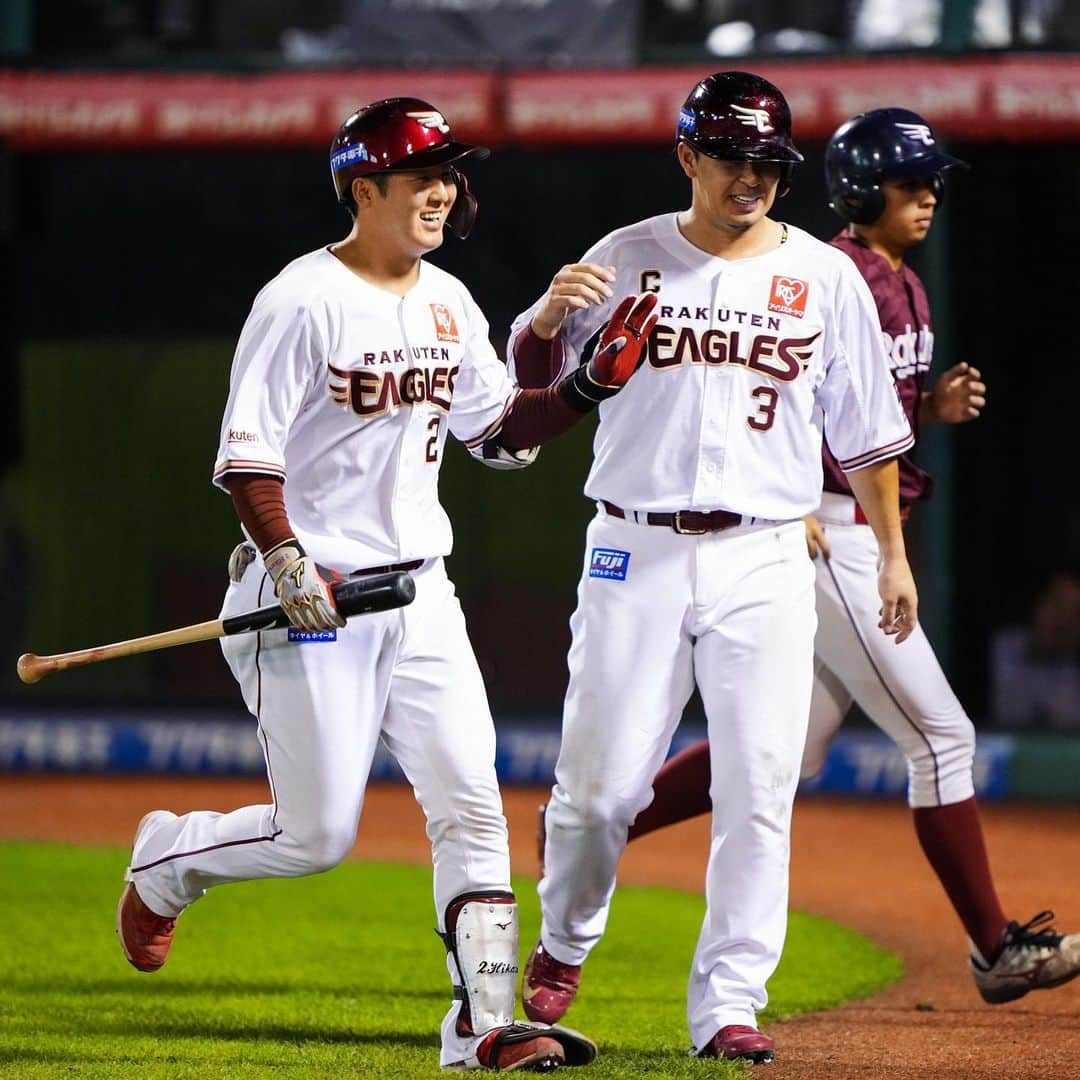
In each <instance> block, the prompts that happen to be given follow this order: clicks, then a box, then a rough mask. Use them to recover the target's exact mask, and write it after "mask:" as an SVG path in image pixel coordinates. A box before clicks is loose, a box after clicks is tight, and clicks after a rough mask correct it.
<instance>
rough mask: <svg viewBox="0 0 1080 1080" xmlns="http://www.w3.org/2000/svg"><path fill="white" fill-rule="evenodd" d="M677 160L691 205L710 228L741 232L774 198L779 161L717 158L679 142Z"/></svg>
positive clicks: (751, 225)
mask: <svg viewBox="0 0 1080 1080" xmlns="http://www.w3.org/2000/svg"><path fill="white" fill-rule="evenodd" d="M678 152H679V163H680V164H681V165H682V167H683V172H685V173H686V175H687V176H689V177H690V180H691V183H692V185H693V208H694V212H695V214H698V215H700V216H701V217H702V218H703V219H704V220H706V221H707V222H708V223H709V224H710V225H711V226H712V227H713V228H716V229H720V230H722V231H725V232H744V231H746V230H747V229H750V228H752V227H753V226H754V225H756V224H757V223H758V222H759V221H760V220H761V219H762V218H763V217H765V215H766V214H767V213H768V212H769V210H770V209H771V208H772V204H773V203H774V202H775V201H776V189H777V187H778V185H779V183H780V173H781V170H782V168H783V166H781V165H780V164H778V163H776V162H771V161H764V162H762V161H719V160H718V159H716V158H712V157H709V156H708V155H707V154H702V153H698V152H696V151H695V150H694V149H693V148H692V147H690V146H688V145H687V144H686V143H681V144H680V145H679V151H678Z"/></svg>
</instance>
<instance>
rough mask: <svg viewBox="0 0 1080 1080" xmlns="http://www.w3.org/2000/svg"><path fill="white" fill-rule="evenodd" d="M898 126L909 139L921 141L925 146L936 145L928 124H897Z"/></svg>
mask: <svg viewBox="0 0 1080 1080" xmlns="http://www.w3.org/2000/svg"><path fill="white" fill-rule="evenodd" d="M896 126H897V127H898V128H899V129H900V130H901V132H903V134H905V135H906V136H907V137H908V138H909V139H914V140H915V141H916V142H921V143H922V144H923V146H933V145H934V135H933V133H932V132H931V131H930V127H929V125H928V124H897V125H896Z"/></svg>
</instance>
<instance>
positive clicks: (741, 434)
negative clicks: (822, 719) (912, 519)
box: [511, 71, 916, 1062]
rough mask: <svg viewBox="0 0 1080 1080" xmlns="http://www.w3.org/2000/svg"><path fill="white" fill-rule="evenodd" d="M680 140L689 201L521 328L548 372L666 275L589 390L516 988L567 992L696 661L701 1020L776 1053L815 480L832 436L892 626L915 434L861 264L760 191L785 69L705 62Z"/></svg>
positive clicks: (571, 272) (908, 610)
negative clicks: (716, 67)
mask: <svg viewBox="0 0 1080 1080" xmlns="http://www.w3.org/2000/svg"><path fill="white" fill-rule="evenodd" d="M677 156H678V162H679V164H680V166H681V167H682V169H683V172H684V173H685V174H686V176H687V177H688V179H689V181H690V186H691V203H690V207H689V209H687V210H684V211H682V212H681V213H675V214H664V215H661V216H659V217H654V218H650V219H648V220H645V221H641V222H638V223H637V224H634V225H630V226H628V227H626V228H622V229H618V230H616V231H615V232H613V233H611V234H610V235H609V236H606V237H605V238H604V239H602V240H601V241H600V242H599V243H598V244H596V245H595V246H594V247H593V248H592V249H591V250H590V251H589V252H588V253H587V254H586V255H585V256H584V259H583V260H582V262H581V263H575V264H572V265H570V266H568V267H564V268H563V269H562V270H560V271H559V273H557V274H556V275H555V277H554V279H553V281H552V283H551V285H550V287H549V288H548V290H547V292H546V293H545V294H544V295H543V296H542V297H541V298H540V299H539V300H538V301H537V302H536V303H534V304H533V305H532V307H530V308H529V309H528V310H527V311H525V312H524V313H523V314H522V315H520V316H519V317H518V319H517V320H516V321H515V324H514V329H513V332H512V337H511V349H512V353H513V357H514V366H515V369H516V373H517V377H518V378H519V379H520V380H521V381H522V383H523V385H533V386H535V385H540V384H543V383H546V382H548V381H550V377H551V374H552V373H553V372H559V373H561V372H562V370H563V369H564V368H565V369H567V370H573V369H574V368H575V366H576V365H577V364H579V363H580V362H583V361H585V360H587V359H588V357H589V356H590V355H592V354H593V347H594V346H593V342H594V340H595V339H596V337H597V335H598V334H599V333H600V332H601V331H602V329H603V327H604V324H605V322H606V320H607V318H608V317H609V315H610V313H611V310H612V306H613V302H614V296H615V294H616V293H618V292H626V291H635V290H641V291H643V292H651V293H652V294H654V295H656V296H657V298H658V302H657V306H656V314H657V315H658V318H659V321H658V323H657V325H656V327H655V329H654V330H653V331H652V334H651V335H650V337H649V340H648V344H647V348H646V349H645V350H644V351H643V353H642V356H643V358H644V359H643V364H642V367H641V369H640V371H639V372H638V373H637V374H636V375H635V376H634V378H633V379H632V380H631V381H630V383H629V384H628V386H627V387H626V389H625V390H624V391H623V392H622V393H621V394H619V396H618V397H617V398H615V399H612V400H611V401H608V402H605V403H604V404H603V405H602V406H601V408H600V410H599V416H600V421H599V426H598V429H597V433H596V439H595V444H594V461H593V465H592V469H591V472H590V474H589V477H588V480H587V482H586V486H585V493H586V495H587V496H588V497H590V498H592V499H594V500H595V501H596V505H597V516H596V517H595V519H594V520H593V521H592V523H591V524H590V526H589V529H588V533H587V535H586V544H585V560H584V568H583V572H582V577H581V581H580V585H579V588H578V605H577V610H576V611H575V613H574V615H573V618H572V620H571V630H572V638H573V640H572V645H571V649H570V654H569V668H570V682H569V688H568V691H567V696H566V702H565V709H564V715H563V735H562V746H561V750H560V754H559V759H558V764H557V766H556V783H555V786H554V788H553V789H552V793H551V799H550V802H549V804H548V812H547V827H548V832H547V851H546V876H545V877H544V879H543V880H542V882H541V884H540V901H541V908H542V915H543V921H542V926H541V935H540V940H539V941H538V942H537V944H536V946H535V948H534V949H533V951H532V953H531V955H530V958H529V963H528V965H527V967H526V971H525V975H524V981H523V989H522V995H523V998H524V1006H525V1012H526V1014H527V1015H528V1016H530V1017H531V1018H533V1019H538V1020H545V1021H549V1022H550V1021H554V1020H556V1019H558V1018H559V1017H561V1016H562V1015H563V1014H564V1013H565V1012H566V1010H567V1009H568V1008H569V1006H570V1004H571V1002H572V1001H573V998H574V995H575V993H576V991H577V988H578V984H579V980H580V975H581V968H582V964H583V963H584V961H585V959H586V958H587V956H588V955H589V952H590V950H591V949H592V948H593V946H594V945H596V943H597V941H598V940H599V939H600V937H601V935H602V934H603V931H604V926H605V923H606V921H607V914H608V907H609V904H610V901H611V896H612V892H613V890H614V884H615V871H616V867H617V865H618V862H619V858H620V855H621V854H622V850H623V847H624V845H625V844H626V839H627V829H628V828H629V826H630V824H631V823H632V822H633V820H634V818H635V817H636V816H637V814H638V813H639V812H640V811H641V810H642V809H643V808H644V807H645V806H646V805H648V803H649V801H650V799H651V789H652V781H653V777H654V776H655V775H656V771H657V769H658V768H659V766H660V765H661V763H662V762H663V760H664V757H665V755H666V753H667V749H668V746H669V744H670V741H671V737H672V734H673V733H674V731H675V728H676V727H677V725H678V723H679V719H680V717H681V715H682V711H683V707H684V706H685V704H686V702H687V700H688V698H689V697H690V694H691V692H692V690H693V687H694V684H695V682H696V684H697V686H698V689H699V690H700V693H701V697H702V700H703V702H704V704H705V710H706V713H707V716H708V724H709V732H710V736H711V741H710V747H711V764H712V776H713V785H712V806H713V828H712V837H713V839H712V847H711V851H710V855H709V864H708V870H707V876H706V902H707V908H706V914H705V919H704V923H703V925H702V928H701V934H700V937H699V939H698V944H697V948H696V951H695V954H694V958H693V964H692V968H691V973H690V984H689V993H688V1018H689V1027H690V1034H691V1037H692V1040H693V1044H694V1047H695V1053H696V1054H698V1055H699V1056H701V1057H722V1058H743V1059H746V1060H748V1061H751V1062H766V1061H770V1060H772V1057H773V1040H772V1039H771V1038H769V1037H768V1036H766V1035H765V1034H763V1033H762V1032H760V1031H759V1030H758V1029H757V1027H756V1022H755V1017H756V1014H757V1013H758V1012H759V1011H760V1010H761V1009H762V1008H764V1006H765V1004H766V992H765V985H766V982H767V981H768V979H769V977H770V976H771V974H772V972H773V971H774V969H775V967H776V964H777V962H778V960H779V957H780V952H781V949H782V946H783V941H784V934H785V931H786V926H787V877H788V845H789V824H790V815H791V805H792V800H793V798H794V794H795V787H796V784H797V782H798V775H799V762H800V759H801V755H802V748H803V744H804V742H805V735H806V717H807V715H808V713H809V706H810V690H811V685H812V681H813V640H814V629H815V625H816V618H815V614H814V582H813V568H812V565H811V564H810V562H809V560H808V559H807V558H806V548H805V540H804V530H803V525H802V518H803V516H804V515H806V514H808V513H810V511H811V510H813V509H815V508H816V507H817V505H818V502H819V500H820V492H821V482H822V479H821V436H822V432H823V431H824V433H825V434H826V435H827V436H828V439H829V444H830V445H831V446H832V447H833V448H834V450H835V451H836V454H837V458H838V460H839V462H840V464H841V467H842V468H843V470H844V473H845V475H846V476H847V477H848V481H849V483H850V484H851V487H852V489H853V490H854V492H855V494H856V495H857V496H858V499H859V501H860V504H861V505H862V507H863V509H864V512H865V514H866V517H867V520H868V521H869V522H870V526H871V528H872V530H873V532H874V535H875V536H876V537H877V541H878V544H879V547H880V551H881V557H882V558H881V570H880V573H879V575H878V587H879V590H880V600H879V607H880V608H881V615H880V618H879V625H880V627H881V629H883V630H884V631H885V633H886V634H887V635H890V636H892V637H893V640H896V641H903V640H904V639H906V638H908V637H909V635H910V634H911V633H912V631H913V630H914V627H915V621H916V594H915V588H914V584H913V582H912V578H911V573H910V570H909V568H908V563H907V558H906V555H905V550H904V542H903V534H902V530H901V524H900V510H899V502H898V494H897V487H898V479H897V477H898V470H897V464H896V457H897V455H899V454H902V453H903V452H904V451H906V450H907V449H908V448H909V447H910V446H911V444H912V441H913V436H912V434H911V430H910V427H909V425H908V422H907V420H906V419H905V417H904V413H903V409H902V408H901V407H900V403H899V401H898V399H897V396H896V393H895V390H894V389H893V384H892V380H891V378H890V376H889V370H888V363H887V358H886V356H885V353H884V349H883V347H882V341H881V330H880V326H879V324H878V320H877V314H876V312H875V310H874V304H873V299H872V297H871V296H870V292H869V290H868V289H867V287H866V283H865V282H864V281H863V280H862V278H861V277H860V276H859V274H858V272H857V270H856V268H855V266H854V264H853V263H852V262H851V260H850V259H848V258H847V257H846V256H844V255H843V254H842V253H841V252H839V251H836V250H835V249H834V248H830V247H828V246H827V245H825V244H823V243H821V242H820V241H818V240H815V239H814V238H813V237H811V236H809V235H808V234H807V233H805V232H803V231H802V230H800V229H796V228H793V227H792V226H790V225H785V224H783V223H782V222H780V221H777V220H774V219H773V218H771V217H769V216H768V215H769V211H770V209H771V208H772V206H773V203H774V200H775V199H776V197H777V196H778V195H782V194H783V193H784V192H785V191H786V189H787V186H788V183H789V181H790V176H791V172H792V168H793V166H794V164H795V163H797V162H799V161H801V160H802V155H801V154H800V153H799V152H798V150H797V149H796V148H795V145H794V144H793V142H792V139H791V116H790V112H789V110H788V105H787V102H786V101H785V99H784V96H783V94H782V93H781V92H780V91H779V90H778V89H777V88H776V87H775V86H773V85H772V84H771V83H769V82H767V81H765V80H764V79H761V78H759V77H757V76H755V75H752V74H748V73H745V72H737V71H735V72H722V73H719V74H716V75H711V76H709V77H708V78H706V79H704V80H703V81H702V82H700V83H699V84H698V85H697V86H696V87H695V88H694V90H693V92H692V93H691V94H690V96H689V98H688V99H687V101H686V103H685V105H684V107H683V109H682V111H681V113H680V115H679V121H678V128H677ZM601 340H603V339H602V338H601Z"/></svg>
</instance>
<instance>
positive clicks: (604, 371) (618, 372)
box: [589, 293, 658, 386]
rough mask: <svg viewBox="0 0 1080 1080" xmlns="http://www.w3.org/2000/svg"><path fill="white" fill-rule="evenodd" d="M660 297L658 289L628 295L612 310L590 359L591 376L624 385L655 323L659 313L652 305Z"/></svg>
mask: <svg viewBox="0 0 1080 1080" xmlns="http://www.w3.org/2000/svg"><path fill="white" fill-rule="evenodd" d="M657 299H658V297H657V295H656V293H643V294H642V295H641V296H628V297H626V299H625V300H623V301H622V303H620V304H619V306H618V307H617V308H616V309H615V310H614V311H613V312H612V313H611V319H610V320H609V321H608V324H607V326H606V327H605V328H604V332H603V333H602V334H601V335H600V341H599V343H598V344H597V346H596V352H595V353H594V354H593V358H592V360H590V361H589V378H590V379H592V380H593V382H597V383H599V384H600V385H601V386H625V385H626V383H627V380H628V379H629V378H630V376H631V375H633V374H634V372H635V371H637V367H638V363H639V362H640V359H641V350H642V348H643V347H644V345H645V342H646V340H647V339H648V337H649V335H650V334H651V333H652V332H653V327H654V326H656V319H657V316H655V315H652V309H653V308H654V307H656V301H657ZM650 315H652V317H651V318H650Z"/></svg>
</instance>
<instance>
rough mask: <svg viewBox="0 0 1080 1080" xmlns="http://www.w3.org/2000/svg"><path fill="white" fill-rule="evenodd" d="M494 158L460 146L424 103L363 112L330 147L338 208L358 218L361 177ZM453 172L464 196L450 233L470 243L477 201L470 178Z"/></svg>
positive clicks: (402, 100)
mask: <svg viewBox="0 0 1080 1080" xmlns="http://www.w3.org/2000/svg"><path fill="white" fill-rule="evenodd" d="M490 153H491V151H490V150H488V149H487V147H486V146H471V145H470V144H469V143H463V142H456V141H455V140H454V139H453V137H452V136H451V134H450V125H449V124H448V123H447V122H446V120H445V119H444V117H443V114H442V113H441V112H439V110H438V109H436V108H435V106H434V105H430V104H429V103H428V102H426V101H421V100H420V98H408V97H397V98H386V99H384V100H383V101H376V102H373V103H372V104H370V105H364V106H362V107H361V108H359V109H357V111H356V112H354V113H353V114H352V116H350V117H349V118H348V119H347V120H346V121H345V123H343V124H342V125H341V127H340V128H338V133H337V134H336V135H335V136H334V141H333V142H332V143H331V144H330V177H331V179H332V180H333V182H334V191H336V192H337V197H338V202H339V203H341V205H342V206H344V207H345V208H346V209H347V210H349V212H350V213H355V212H356V203H355V202H354V201H353V196H352V182H353V180H355V179H356V178H357V177H358V176H372V175H378V174H381V173H392V172H408V171H411V170H415V169H426V168H429V167H430V166H432V165H445V164H447V163H449V162H451V161H457V160H459V159H460V158H463V157H466V156H467V155H470V154H472V155H474V156H476V157H478V158H486V157H487V156H488V155H489V154H490ZM453 172H454V182H455V183H456V184H457V188H458V193H457V198H456V199H455V200H454V205H453V206H452V207H451V208H450V213H449V214H448V215H447V218H446V227H447V228H448V229H449V230H450V231H451V232H452V233H453V234H454V235H455V236H460V237H466V236H468V235H469V230H470V229H471V228H472V226H473V223H474V222H475V220H476V196H474V195H473V193H472V192H471V191H469V185H468V182H467V181H466V179H465V177H464V175H462V173H460V172H458V170H457V169H454V170H453Z"/></svg>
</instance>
